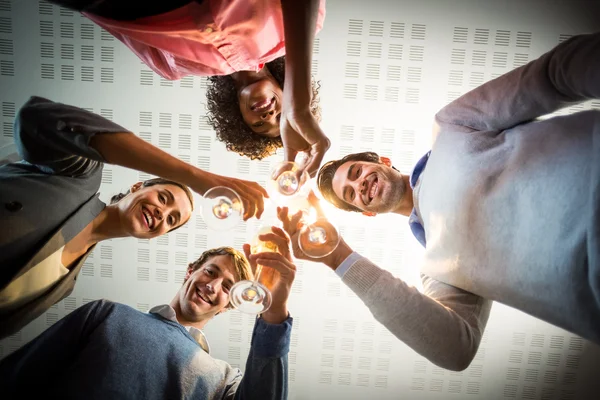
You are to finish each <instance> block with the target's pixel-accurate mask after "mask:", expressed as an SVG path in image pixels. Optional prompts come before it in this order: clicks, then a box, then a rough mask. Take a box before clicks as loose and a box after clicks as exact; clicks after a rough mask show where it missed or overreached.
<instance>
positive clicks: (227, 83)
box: [206, 57, 321, 160]
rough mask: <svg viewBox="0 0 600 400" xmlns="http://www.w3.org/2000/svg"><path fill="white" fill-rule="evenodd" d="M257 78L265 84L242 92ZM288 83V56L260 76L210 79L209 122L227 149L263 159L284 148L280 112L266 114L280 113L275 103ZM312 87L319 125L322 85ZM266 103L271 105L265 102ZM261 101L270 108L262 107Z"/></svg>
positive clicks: (241, 74) (244, 74)
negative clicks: (248, 83) (286, 66)
mask: <svg viewBox="0 0 600 400" xmlns="http://www.w3.org/2000/svg"><path fill="white" fill-rule="evenodd" d="M253 76H256V77H257V78H258V79H265V81H262V82H261V85H260V87H259V88H257V90H255V91H250V90H248V89H247V87H248V86H246V89H245V90H240V89H241V87H242V85H243V80H244V79H252V77H253ZM284 80H285V57H279V58H277V59H275V60H273V61H271V62H268V63H267V64H266V65H265V66H264V67H263V69H262V70H261V71H259V72H257V73H253V72H250V71H240V72H235V73H233V74H231V75H215V76H211V77H209V78H208V88H207V90H206V98H207V104H206V106H207V108H208V116H209V122H210V123H211V125H212V126H213V128H214V129H215V132H216V133H217V139H218V140H220V141H221V142H223V143H225V145H226V146H227V150H229V151H233V152H236V153H238V154H240V155H242V156H246V157H249V158H250V159H252V160H254V159H258V160H260V159H262V158H264V157H267V156H270V155H271V154H273V153H274V152H275V151H276V150H277V149H278V148H280V147H282V146H283V143H282V141H281V136H280V134H279V122H280V115H279V113H277V115H275V118H266V115H267V114H268V115H273V114H275V113H276V110H275V107H276V104H271V103H272V102H276V101H277V99H278V97H280V96H281V92H282V90H281V88H283V83H284ZM267 85H268V86H271V87H266V88H265V87H264V86H267ZM257 86H258V85H257ZM311 86H312V88H311V89H312V97H311V102H310V106H309V107H310V112H311V113H312V114H313V116H314V117H315V119H316V120H317V122H320V121H321V105H320V104H319V97H318V96H319V87H320V85H319V82H316V81H315V80H312V81H311ZM256 92H258V96H257V94H256ZM263 93H264V94H263ZM238 98H239V100H238ZM265 100H267V101H268V102H267V103H264V101H265ZM261 102H262V104H266V106H264V105H263V106H262V107H261ZM243 105H247V107H244V106H243Z"/></svg>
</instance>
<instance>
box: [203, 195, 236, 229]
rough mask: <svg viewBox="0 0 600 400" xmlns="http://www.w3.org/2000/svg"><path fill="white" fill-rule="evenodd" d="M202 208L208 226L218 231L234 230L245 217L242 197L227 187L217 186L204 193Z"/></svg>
mask: <svg viewBox="0 0 600 400" xmlns="http://www.w3.org/2000/svg"><path fill="white" fill-rule="evenodd" d="M200 207H201V210H200V213H201V215H202V219H204V222H205V223H206V225H207V226H208V227H209V228H211V229H214V230H217V231H226V230H230V229H232V228H234V227H235V226H236V225H237V224H239V223H240V221H241V220H242V218H243V216H244V205H243V203H242V199H241V197H240V196H239V195H238V194H237V193H236V191H235V190H233V189H230V188H228V187H225V186H216V187H214V188H211V189H210V190H208V191H207V192H206V193H204V196H203V197H202V198H201V200H200Z"/></svg>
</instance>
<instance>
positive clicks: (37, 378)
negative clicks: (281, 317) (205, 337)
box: [0, 300, 292, 400]
mask: <svg viewBox="0 0 600 400" xmlns="http://www.w3.org/2000/svg"><path fill="white" fill-rule="evenodd" d="M291 330H292V318H291V317H290V318H288V319H287V320H286V321H284V322H283V323H281V324H269V323H266V322H265V321H264V320H263V319H262V318H258V319H257V320H256V323H255V325H254V331H253V332H252V344H251V347H250V353H249V354H248V360H247V362H246V373H245V374H244V375H243V376H242V373H241V372H240V370H239V369H237V368H233V367H232V366H231V365H229V364H227V363H226V362H225V361H221V360H217V359H215V358H213V357H211V356H210V355H209V354H208V353H207V352H206V351H205V350H203V349H202V348H201V347H200V345H199V344H198V342H197V341H196V340H195V339H194V337H192V336H191V335H190V333H189V332H188V331H187V330H186V329H185V328H184V327H183V326H182V325H180V324H179V323H177V322H174V321H171V320H169V319H165V318H163V317H161V316H160V315H157V314H153V313H149V314H145V313H141V312H139V311H137V310H134V309H133V308H131V307H128V306H126V305H124V304H119V303H113V302H110V301H107V300H99V301H94V302H91V303H88V304H86V305H84V306H82V307H80V308H78V309H77V310H75V311H73V312H72V313H71V314H69V315H67V316H66V317H65V318H63V319H61V320H60V321H59V322H57V323H56V324H54V325H53V326H52V327H50V328H49V329H48V330H46V331H45V332H43V333H42V334H41V335H40V336H38V337H37V338H35V339H34V340H33V341H31V342H29V343H28V344H27V345H26V346H24V347H22V348H21V349H19V350H18V351H16V352H14V353H12V354H11V355H10V356H8V357H7V358H5V359H4V360H2V361H0V388H2V389H1V393H2V398H3V399H17V398H18V399H26V398H48V399H86V400H88V399H99V400H100V399H101V400H105V399H135V400H138V399H143V400H151V399H156V400H162V399H184V398H185V399H199V400H205V399H213V400H217V399H227V400H233V399H235V400H243V399H247V400H250V399H256V400H259V399H260V400H283V399H287V394H288V378H287V374H288V359H287V354H288V352H289V346H290V334H291Z"/></svg>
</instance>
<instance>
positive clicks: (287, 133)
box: [279, 95, 331, 177]
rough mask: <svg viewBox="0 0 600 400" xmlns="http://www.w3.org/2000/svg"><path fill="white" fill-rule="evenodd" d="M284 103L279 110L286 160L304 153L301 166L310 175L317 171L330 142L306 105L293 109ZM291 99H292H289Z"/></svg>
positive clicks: (292, 159) (293, 158) (291, 159)
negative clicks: (303, 160)
mask: <svg viewBox="0 0 600 400" xmlns="http://www.w3.org/2000/svg"><path fill="white" fill-rule="evenodd" d="M285 97H286V96H285V95H284V104H283V107H282V108H283V109H282V112H281V120H280V123H279V124H280V125H279V126H280V132H281V140H282V141H283V148H284V155H285V160H286V161H294V160H295V159H296V155H297V154H298V153H300V152H303V153H305V155H306V161H305V162H304V165H303V168H304V169H305V170H306V171H307V172H308V174H309V175H310V176H311V177H314V176H315V175H316V174H317V172H318V171H319V167H320V166H321V161H323V157H324V156H325V153H326V152H327V150H328V149H329V147H330V146H331V142H330V141H329V139H328V138H327V136H325V133H323V131H322V130H321V128H320V127H319V124H318V123H317V121H316V119H315V117H314V116H313V115H312V114H311V112H310V109H309V108H308V107H303V108H301V109H299V110H298V109H297V110H293V109H291V107H290V106H289V105H287V104H286V101H285ZM290 101H293V100H290Z"/></svg>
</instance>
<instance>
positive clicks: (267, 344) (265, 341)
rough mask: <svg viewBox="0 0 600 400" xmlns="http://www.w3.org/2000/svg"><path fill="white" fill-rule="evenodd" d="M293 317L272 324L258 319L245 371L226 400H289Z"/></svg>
mask: <svg viewBox="0 0 600 400" xmlns="http://www.w3.org/2000/svg"><path fill="white" fill-rule="evenodd" d="M292 322H293V320H292V318H291V317H288V318H287V319H286V320H285V321H283V322H282V323H280V324H270V323H268V322H265V321H264V319H263V318H257V319H256V323H255V324H254V331H253V332H252V344H251V347H250V353H249V354H248V360H247V361H246V371H245V372H244V376H243V378H242V379H241V381H240V382H239V384H238V382H232V385H231V387H230V389H229V390H228V391H227V393H226V395H225V398H226V399H231V398H234V399H236V400H254V399H256V400H285V399H287V397H288V353H289V350H290V336H291V332H292Z"/></svg>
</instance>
